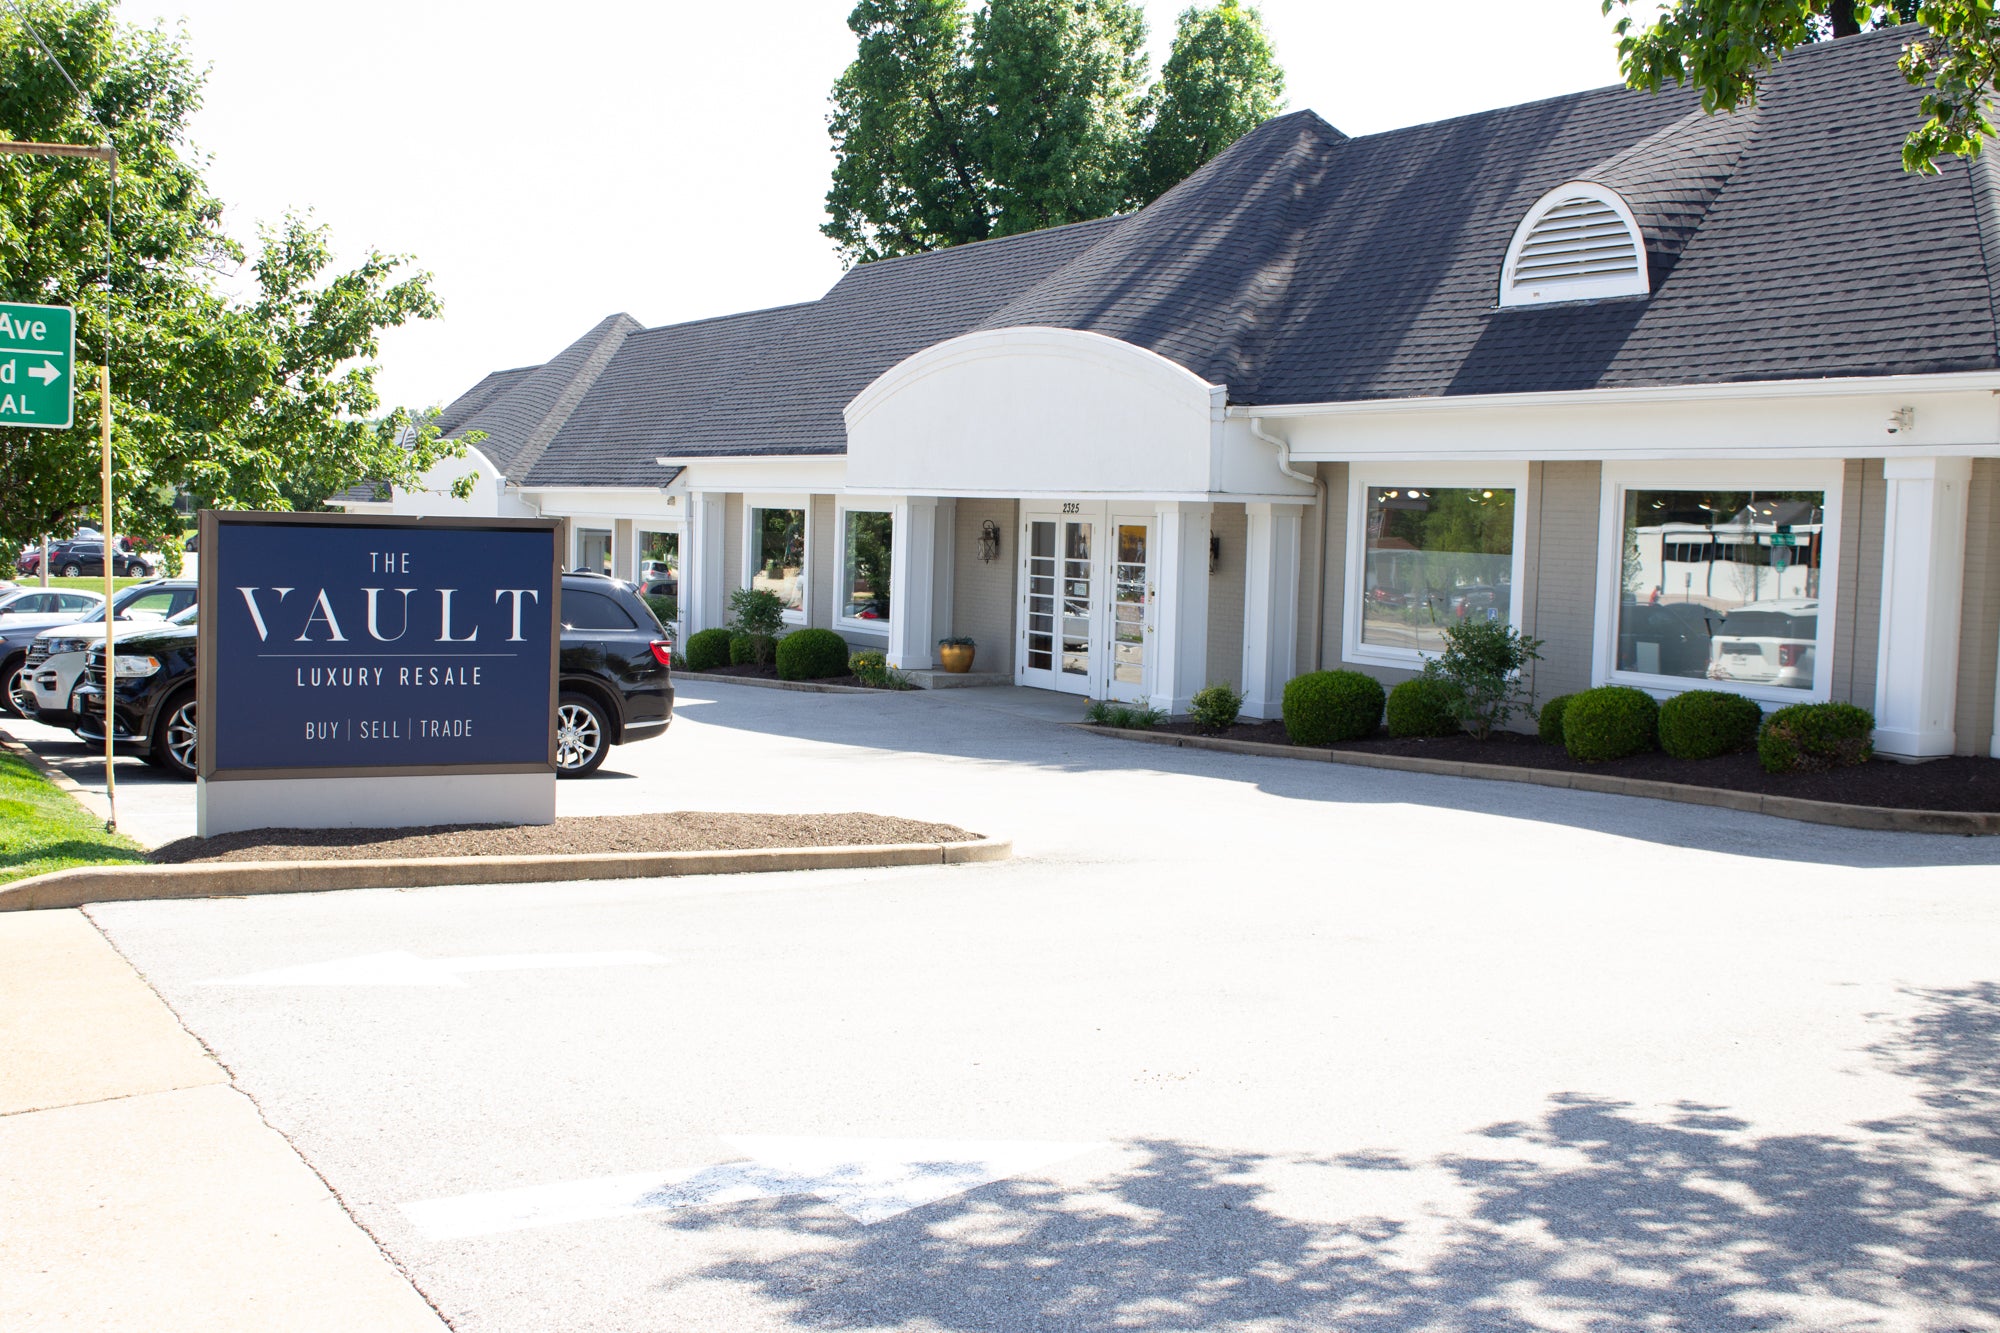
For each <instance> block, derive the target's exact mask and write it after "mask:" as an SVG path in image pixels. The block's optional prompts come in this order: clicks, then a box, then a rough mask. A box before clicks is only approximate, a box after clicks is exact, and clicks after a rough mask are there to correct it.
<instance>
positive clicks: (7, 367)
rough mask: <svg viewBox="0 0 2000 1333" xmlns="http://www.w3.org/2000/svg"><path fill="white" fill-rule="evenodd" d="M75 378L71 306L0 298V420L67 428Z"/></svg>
mask: <svg viewBox="0 0 2000 1333" xmlns="http://www.w3.org/2000/svg"><path fill="white" fill-rule="evenodd" d="M75 379H76V311H74V310H72V309H70V308H69V307H68V306H65V305H13V304H10V303H7V302H0V426H34V427H38V428H39V429H42V430H67V429H68V428H69V425H70V420H71V415H72V413H73V412H74V404H75V401H76V395H75V394H74V393H73V392H71V386H72V384H73V383H74V382H75Z"/></svg>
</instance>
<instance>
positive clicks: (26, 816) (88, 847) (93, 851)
mask: <svg viewBox="0 0 2000 1333" xmlns="http://www.w3.org/2000/svg"><path fill="white" fill-rule="evenodd" d="M145 859H146V854H145V853H144V852H143V851H141V850H140V849H139V845H138V844H137V843H135V842H133V841H132V840H131V839H130V838H127V837H125V836H124V835H122V834H118V833H106V832H105V831H104V821H103V820H101V819H99V818H98V817H97V816H96V815H93V814H91V813H90V812H89V811H88V810H86V809H84V808H83V807H82V806H80V805H78V804H77V803H76V802H75V801H74V800H72V799H71V798H70V796H69V795H68V793H66V792H64V791H62V790H60V789H59V788H58V787H57V786H56V785H55V784H54V783H52V782H50V781H49V780H48V779H47V778H45V777H43V776H42V774H41V771H40V770H39V769H37V768H35V767H34V765H32V764H29V763H27V762H26V761H25V760H22V759H20V758H18V757H17V756H15V755H12V754H9V753H8V752H6V751H4V750H0V884H4V883H6V882H7V881H9V880H16V879H26V878H27V877H28V876H30V875H41V874H46V873H48V872H49V871H51V870H67V869H68V868H69V867H71V866H101V865H116V864H119V863H121V862H126V861H144V860H145Z"/></svg>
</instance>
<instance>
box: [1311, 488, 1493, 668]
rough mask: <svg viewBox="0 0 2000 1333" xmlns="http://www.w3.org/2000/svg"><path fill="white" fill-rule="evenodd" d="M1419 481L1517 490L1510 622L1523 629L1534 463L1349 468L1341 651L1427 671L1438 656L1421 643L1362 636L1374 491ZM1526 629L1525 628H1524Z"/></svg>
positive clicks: (1365, 660)
mask: <svg viewBox="0 0 2000 1333" xmlns="http://www.w3.org/2000/svg"><path fill="white" fill-rule="evenodd" d="M1404 485H1417V486H1422V487H1424V488H1425V489H1431V488H1437V489H1442V490H1471V489H1475V488H1476V489H1479V490H1496V491H1497V490H1510V491H1512V492H1514V543H1513V544H1514V550H1513V552H1512V554H1511V555H1510V556H1509V557H1508V559H1509V561H1510V562H1511V569H1510V572H1509V574H1508V598H1507V623H1508V624H1510V625H1512V626H1514V628H1515V629H1517V630H1518V629H1521V615H1522V607H1523V592H1524V589H1525V586H1526V579H1525V578H1524V576H1523V575H1524V570H1525V568H1526V565H1525V561H1526V556H1527V534H1528V465H1527V464H1526V463H1525V462H1465V463H1428V462H1426V463H1353V464H1350V465H1349V466H1348V469H1347V577H1346V580H1345V585H1346V586H1345V589H1344V594H1343V605H1342V608H1341V617H1340V618H1341V633H1340V640H1341V641H1340V655H1341V657H1342V658H1343V659H1344V660H1346V661H1349V662H1356V663H1360V664H1363V665H1367V666H1384V667H1396V668H1398V669H1401V670H1404V671H1421V670H1422V669H1423V666H1424V663H1426V662H1428V661H1430V660H1431V659H1433V658H1435V657H1437V656H1438V654H1437V653H1433V652H1426V651H1424V650H1423V649H1421V648H1392V647H1389V646H1387V645H1384V644H1379V643H1364V642H1362V639H1361V611H1362V600H1363V599H1362V592H1363V589H1362V583H1363V581H1364V580H1365V579H1366V578H1367V574H1368V492H1369V491H1371V490H1374V489H1377V488H1379V487H1382V486H1404ZM1524 632H1525V631H1524Z"/></svg>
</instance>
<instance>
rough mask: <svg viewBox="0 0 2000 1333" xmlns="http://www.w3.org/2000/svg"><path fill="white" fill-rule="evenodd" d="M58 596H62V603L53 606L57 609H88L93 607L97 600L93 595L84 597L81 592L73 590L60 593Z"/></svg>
mask: <svg viewBox="0 0 2000 1333" xmlns="http://www.w3.org/2000/svg"><path fill="white" fill-rule="evenodd" d="M60 596H61V597H62V605H61V606H58V607H55V608H53V609H54V610H57V611H88V610H90V609H91V608H92V607H95V606H96V605H97V603H98V600H99V599H97V598H95V597H85V596H84V595H83V594H82V593H75V592H66V593H62V594H60Z"/></svg>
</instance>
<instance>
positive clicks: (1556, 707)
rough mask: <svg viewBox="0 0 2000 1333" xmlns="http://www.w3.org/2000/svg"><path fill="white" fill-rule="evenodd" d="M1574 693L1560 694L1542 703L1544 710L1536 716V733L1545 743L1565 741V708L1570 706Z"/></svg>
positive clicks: (1553, 743)
mask: <svg viewBox="0 0 2000 1333" xmlns="http://www.w3.org/2000/svg"><path fill="white" fill-rule="evenodd" d="M1574 698H1576V696H1575V695H1574V694H1558V695H1557V696H1556V697H1555V698H1553V699H1551V700H1549V701H1548V702H1547V703H1545V704H1543V705H1542V711H1541V712H1540V713H1539V714H1537V715H1536V717H1535V734H1536V735H1537V736H1540V737H1541V738H1542V744H1544V745H1561V744H1562V743H1563V710H1564V709H1565V708H1568V707H1569V701H1570V700H1571V699H1574Z"/></svg>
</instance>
